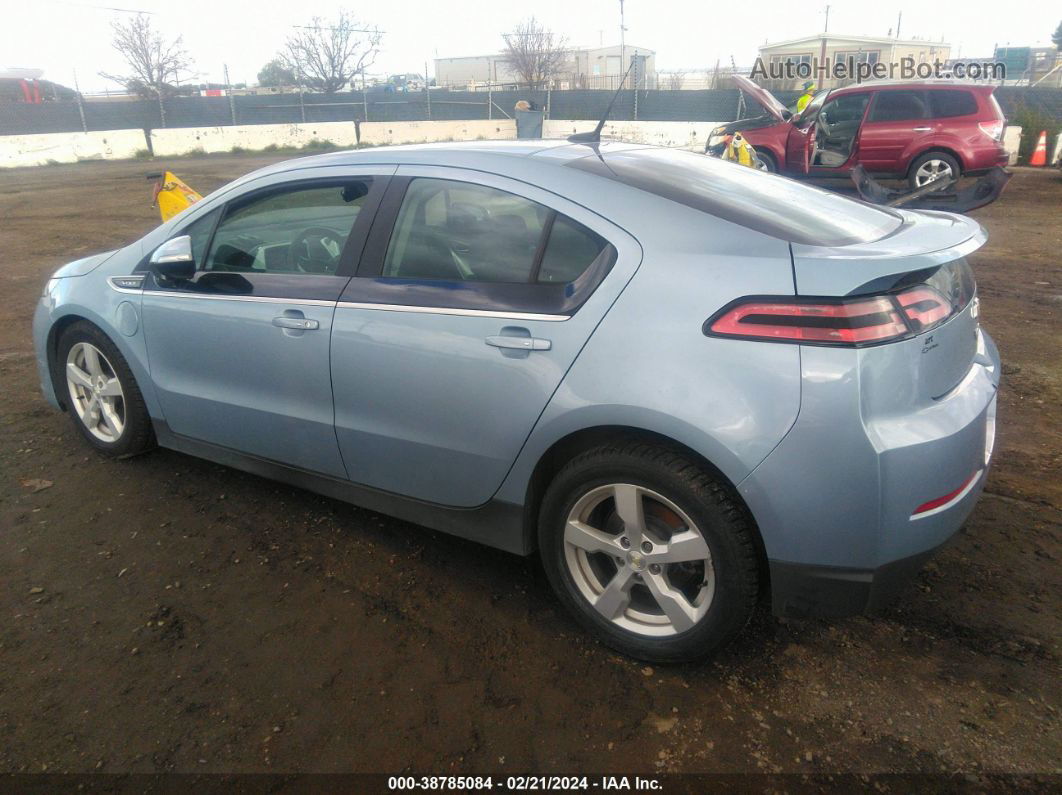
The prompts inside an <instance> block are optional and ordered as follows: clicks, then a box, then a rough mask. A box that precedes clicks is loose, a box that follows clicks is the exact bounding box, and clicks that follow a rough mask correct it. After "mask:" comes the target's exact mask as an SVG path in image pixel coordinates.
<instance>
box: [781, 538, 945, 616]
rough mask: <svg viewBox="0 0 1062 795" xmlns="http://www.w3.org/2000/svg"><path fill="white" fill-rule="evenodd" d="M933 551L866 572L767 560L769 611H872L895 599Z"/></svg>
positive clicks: (848, 613) (803, 613)
mask: <svg viewBox="0 0 1062 795" xmlns="http://www.w3.org/2000/svg"><path fill="white" fill-rule="evenodd" d="M936 551H937V550H936V549H931V550H928V551H926V552H921V553H919V554H917V555H911V556H910V557H907V558H902V559H900V560H894V561H893V562H892V563H887V564H885V565H884V566H880V567H878V568H877V569H872V570H869V571H867V570H865V569H845V568H842V567H839V566H813V565H811V564H808V563H783V562H781V561H771V562H770V575H771V611H772V612H773V613H774V614H775V615H777V616H792V617H794V618H804V617H809V616H815V617H821V618H842V617H844V616H855V615H861V614H863V613H876V612H878V611H879V610H881V608H883V607H885V606H886V605H887V604H889V603H890V602H892V601H893V600H894V599H895V597H896V596H897V595H898V594H899V592H900V591H902V590H903V588H904V586H905V585H907V583H908V581H910V580H911V579H912V578H913V577H914V576H915V574H917V573H918V571H919V570H920V569H921V568H922V566H923V565H924V564H925V562H926V561H927V560H929V559H930V558H931V557H932V556H933V555H934V553H935V552H936Z"/></svg>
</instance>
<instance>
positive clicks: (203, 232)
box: [180, 207, 221, 264]
mask: <svg viewBox="0 0 1062 795" xmlns="http://www.w3.org/2000/svg"><path fill="white" fill-rule="evenodd" d="M219 215H221V208H220V207H217V208H215V209H213V210H211V211H210V212H208V213H207V214H206V215H203V216H200V217H199V218H196V219H195V220H194V221H192V223H190V224H188V226H186V227H185V228H184V229H182V230H181V232H180V234H182V235H188V237H190V238H191V239H192V254H193V255H194V256H195V261H196V262H198V263H200V264H201V263H203V262H204V258H205V257H206V247H207V246H208V245H210V233H211V232H213V231H214V226H215V224H217V222H218V216H219Z"/></svg>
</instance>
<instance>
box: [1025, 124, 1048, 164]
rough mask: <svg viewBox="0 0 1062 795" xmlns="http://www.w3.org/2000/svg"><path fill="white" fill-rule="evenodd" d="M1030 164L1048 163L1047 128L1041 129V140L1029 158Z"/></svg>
mask: <svg viewBox="0 0 1062 795" xmlns="http://www.w3.org/2000/svg"><path fill="white" fill-rule="evenodd" d="M1029 165H1030V166H1046V165H1047V130H1041V131H1040V140H1039V141H1037V142H1036V149H1034V150H1033V153H1032V157H1030V158H1029Z"/></svg>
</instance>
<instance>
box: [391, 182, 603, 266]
mask: <svg viewBox="0 0 1062 795" xmlns="http://www.w3.org/2000/svg"><path fill="white" fill-rule="evenodd" d="M606 245H607V243H606V242H605V240H604V239H602V238H601V237H600V236H599V235H597V234H595V233H594V232H591V231H590V230H589V229H587V228H586V227H584V226H583V225H582V224H579V223H577V222H575V221H573V220H572V219H570V218H567V217H565V216H563V215H559V214H557V213H556V212H554V211H553V210H551V209H550V208H548V207H544V206H543V205H541V204H538V203H537V202H533V201H531V200H529V199H525V198H523V197H522V196H516V195H515V194H512V193H507V192H506V191H502V190H498V189H496V188H492V187H488V186H486V185H476V184H474V183H471V182H458V181H454V180H445V179H430V178H417V179H414V180H413V181H412V182H411V183H410V185H409V188H408V189H407V190H406V195H405V198H404V200H403V202H402V208H401V210H400V211H399V213H398V219H397V221H396V222H395V229H394V233H393V234H392V236H391V241H390V244H389V245H388V247H387V254H386V255H385V257H384V264H383V274H382V275H383V276H385V277H392V278H398V279H431V280H443V281H465V282H496V283H497V282H500V283H510V284H513V283H515V284H529V283H540V282H550V283H557V282H563V283H567V282H571V281H574V280H575V279H577V278H578V277H579V276H580V274H582V272H583V271H585V270H586V269H587V268H588V267H589V266H590V265H591V263H593V262H594V261H595V260H596V259H597V257H598V255H600V254H601V252H602V250H603V249H604V248H605V246H606Z"/></svg>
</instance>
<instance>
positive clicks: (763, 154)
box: [756, 149, 778, 174]
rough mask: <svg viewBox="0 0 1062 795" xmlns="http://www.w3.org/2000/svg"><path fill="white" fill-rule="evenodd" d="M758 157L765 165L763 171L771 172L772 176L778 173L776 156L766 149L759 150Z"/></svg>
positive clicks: (757, 151)
mask: <svg viewBox="0 0 1062 795" xmlns="http://www.w3.org/2000/svg"><path fill="white" fill-rule="evenodd" d="M756 157H758V158H759V159H760V162H761V163H763V170H764V171H769V172H770V173H772V174H777V173H778V164H777V163H776V162H775V160H774V155H772V154H771V153H770V152H768V151H767V150H766V149H757V150H756Z"/></svg>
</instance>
